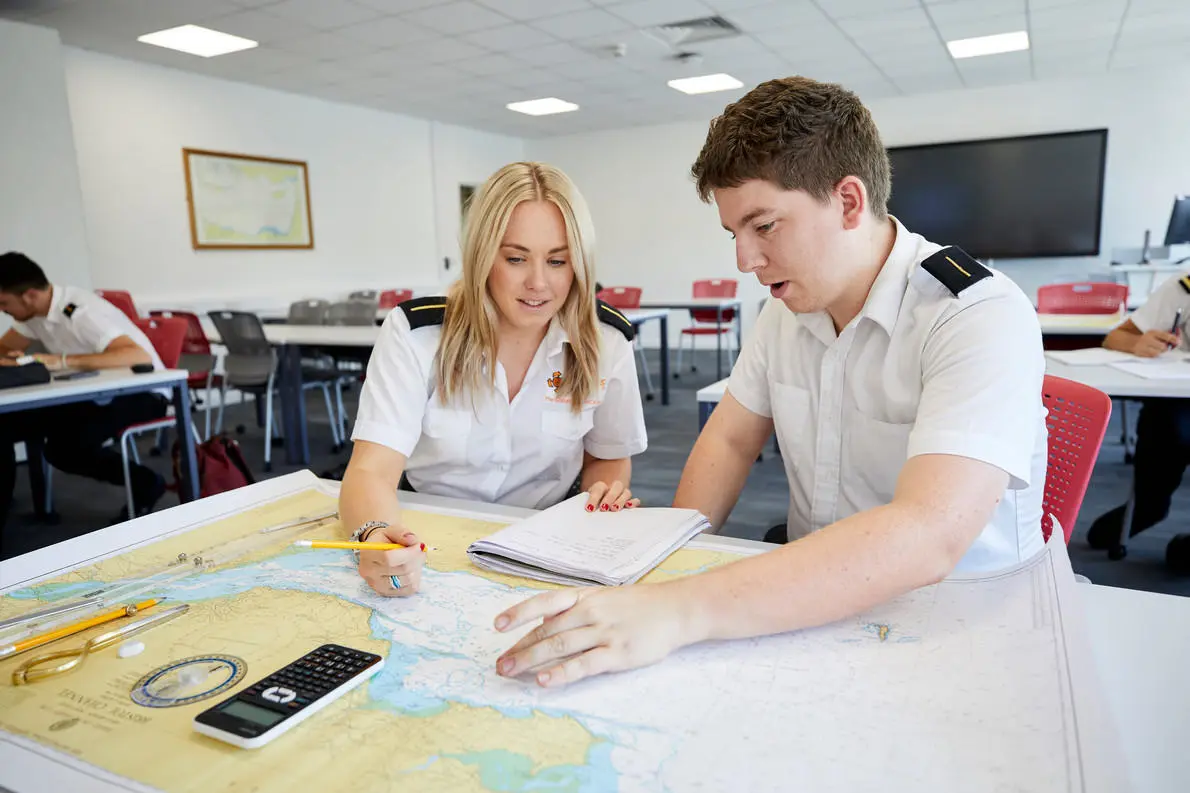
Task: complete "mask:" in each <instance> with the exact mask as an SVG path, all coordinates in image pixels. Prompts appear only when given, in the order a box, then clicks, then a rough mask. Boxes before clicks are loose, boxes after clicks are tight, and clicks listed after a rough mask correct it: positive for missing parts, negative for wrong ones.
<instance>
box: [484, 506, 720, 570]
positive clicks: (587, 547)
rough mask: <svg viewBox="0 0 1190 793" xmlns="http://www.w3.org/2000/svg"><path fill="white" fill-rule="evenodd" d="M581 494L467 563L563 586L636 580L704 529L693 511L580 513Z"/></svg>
mask: <svg viewBox="0 0 1190 793" xmlns="http://www.w3.org/2000/svg"><path fill="white" fill-rule="evenodd" d="M586 504H587V495H586V494H585V493H583V494H580V495H577V496H575V497H574V498H571V499H568V500H566V501H563V502H562V503H561V504H558V505H557V506H554V507H550V508H549V509H547V510H543V511H541V512H539V513H537V514H536V515H534V516H533V517H531V518H526V519H525V520H522V521H520V522H519V523H514V524H512V525H511V526H509V527H507V528H505V529H501V530H500V531H498V532H496V533H495V534H493V535H491V536H490V537H485V538H484V539H482V540H478V541H477V542H474V543H472V544H471V547H469V548H468V549H467V555H468V556H469V557H471V561H472V562H473V563H474V564H476V565H477V566H479V567H482V568H485V569H487V570H493V571H495V572H498V573H508V574H510V575H517V576H522V577H525V578H532V579H535V580H538V581H549V582H551V583H554V584H564V585H568V586H586V585H591V584H603V585H605V586H620V585H622V584H632V583H635V582H636V581H638V580H640V578H641V577H642V576H644V575H645V573H647V572H649V571H650V570H652V569H653V568H654V567H656V566H657V565H659V564H661V562H662V561H664V560H665V558H666V557H667V556H669V555H670V554H671V553H673V552H674V551H676V550H677V549H678V548H680V547H681V546H683V545H685V544H686V542H687V541H689V540H690V538H691V537H693V536H695V535H696V534H698V533H699V532H702V531H706V530H708V529H709V528H710V527H711V524H710V522H709V521H708V520H707V519H706V517H704V516H703V515H702V514H701V513H699V512H697V511H696V510H693V509H672V508H656V507H653V508H643V507H637V508H635V509H624V510H620V511H619V512H587V510H586Z"/></svg>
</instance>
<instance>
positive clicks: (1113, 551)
mask: <svg viewBox="0 0 1190 793" xmlns="http://www.w3.org/2000/svg"><path fill="white" fill-rule="evenodd" d="M1127 555H1128V548H1127V547H1126V546H1123V545H1116V546H1114V547H1112V548H1109V549H1108V551H1107V558H1108V559H1111V560H1112V561H1113V562H1118V561H1120V560H1121V559H1123V558H1124V557H1125V556H1127Z"/></svg>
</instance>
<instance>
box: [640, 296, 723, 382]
mask: <svg viewBox="0 0 1190 793" xmlns="http://www.w3.org/2000/svg"><path fill="white" fill-rule="evenodd" d="M741 305H742V303H741V302H740V300H739V298H735V297H687V298H679V299H676V300H642V301H640V307H641V308H663V309H666V310H682V309H691V310H693V309H705V310H709V311H714V312H715V322H716V324H717V325H719V326H722V325H723V313H724V312H725V311H729V310H734V311H735V318H734V324H735V331H736V343H737V348H738V345H739V344H740V343H742V340H743V338H744V324H743V317H742V316H741V311H740V307H741ZM663 335H664V334H663ZM662 360H663V361H664V360H665V358H664V357H663V358H662ZM662 365H663V366H665V364H662ZM667 368H668V367H667ZM662 377H664V375H662ZM720 377H723V334H722V333H716V334H715V378H716V379H718V378H720Z"/></svg>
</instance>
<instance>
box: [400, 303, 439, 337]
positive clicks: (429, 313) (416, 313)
mask: <svg viewBox="0 0 1190 793" xmlns="http://www.w3.org/2000/svg"><path fill="white" fill-rule="evenodd" d="M398 308H400V309H401V310H402V311H404V312H405V316H406V317H407V318H408V319H409V327H410V328H413V329H417V328H424V327H426V326H428V325H441V324H442V323H443V322H445V321H446V298H445V297H443V296H442V295H434V296H433V297H418V298H414V299H413V300H406V301H405V302H404V303H401V304H400V305H399V306H398Z"/></svg>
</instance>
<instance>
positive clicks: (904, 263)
mask: <svg viewBox="0 0 1190 793" xmlns="http://www.w3.org/2000/svg"><path fill="white" fill-rule="evenodd" d="M889 218H890V219H891V220H892V222H893V226H894V228H895V231H896V235H897V237H896V240H895V241H894V242H893V246H892V250H891V251H889V253H888V258H887V259H885V260H884V266H883V267H881V268H880V274H879V275H877V276H876V280H875V281H874V282H873V283H872V288H871V289H870V290H869V291H868V299H867V300H865V301H864V307H863V308H862V309H860V312H859V315H860V316H861V317H867V318H868V319H870V320H872V321H873V322H875V323H876V324H878V325H879V326H880V327H882V328H884V330H885V331H886V332H887V333H888V334H889V335H890V336H891V335H892V332H893V327H894V326H895V325H896V324H897V317H898V316H900V314H901V303H902V302H903V301H904V299H905V290H906V289H907V288H908V286H909V270H910V269H911V268H912V267H913V264H914V262H915V260H916V258H917V245H916V243H915V242H914V240H913V235H912V234H910V233H909V231H908V229H906V228H905V227H904V226H902V225H901V221H899V220H897V219H896V218H895V217H893V216H892V215H889Z"/></svg>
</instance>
